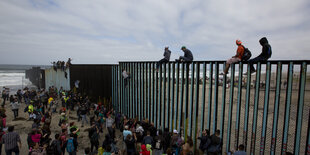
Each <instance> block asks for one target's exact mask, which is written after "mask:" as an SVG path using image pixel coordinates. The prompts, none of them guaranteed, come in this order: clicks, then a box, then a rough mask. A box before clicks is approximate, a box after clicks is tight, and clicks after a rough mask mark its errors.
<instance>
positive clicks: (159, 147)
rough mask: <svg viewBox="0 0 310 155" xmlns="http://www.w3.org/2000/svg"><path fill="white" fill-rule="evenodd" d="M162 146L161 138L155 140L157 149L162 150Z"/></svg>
mask: <svg viewBox="0 0 310 155" xmlns="http://www.w3.org/2000/svg"><path fill="white" fill-rule="evenodd" d="M161 147H162V146H161V140H160V139H158V140H156V142H155V149H157V150H160V149H161Z"/></svg>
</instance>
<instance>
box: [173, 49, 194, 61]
mask: <svg viewBox="0 0 310 155" xmlns="http://www.w3.org/2000/svg"><path fill="white" fill-rule="evenodd" d="M181 50H182V51H183V52H184V56H180V58H179V59H176V61H177V62H178V61H179V62H182V61H183V62H192V61H193V59H194V58H193V54H192V52H191V51H190V50H189V49H187V48H186V47H185V46H182V48H181Z"/></svg>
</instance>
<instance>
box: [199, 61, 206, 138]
mask: <svg viewBox="0 0 310 155" xmlns="http://www.w3.org/2000/svg"><path fill="white" fill-rule="evenodd" d="M206 67H207V66H206V62H204V63H203V66H202V68H203V73H202V76H203V77H202V80H203V81H202V95H201V100H202V105H201V121H200V130H201V132H202V130H204V123H205V105H206V98H205V97H206V70H207V69H206ZM201 135H202V134H201V133H200V136H201Z"/></svg>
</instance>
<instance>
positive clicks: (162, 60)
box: [156, 58, 169, 69]
mask: <svg viewBox="0 0 310 155" xmlns="http://www.w3.org/2000/svg"><path fill="white" fill-rule="evenodd" d="M167 62H169V60H167V59H165V58H163V59H161V60H159V61H158V62H157V63H156V69H158V68H159V66H160V65H161V64H162V63H167Z"/></svg>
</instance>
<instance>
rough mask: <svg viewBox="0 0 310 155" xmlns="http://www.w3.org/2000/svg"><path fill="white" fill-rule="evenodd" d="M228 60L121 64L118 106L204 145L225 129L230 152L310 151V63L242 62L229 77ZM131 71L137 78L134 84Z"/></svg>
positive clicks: (115, 87) (115, 91)
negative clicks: (203, 135)
mask: <svg viewBox="0 0 310 155" xmlns="http://www.w3.org/2000/svg"><path fill="white" fill-rule="evenodd" d="M225 63H226V62H224V61H194V62H192V63H179V62H170V63H166V64H162V65H159V68H156V62H120V63H119V65H114V66H112V103H113V106H114V107H115V108H116V110H117V111H119V112H121V113H123V114H125V115H127V116H129V117H131V118H134V117H138V118H139V119H145V118H148V119H149V120H150V121H151V122H154V124H155V126H156V127H157V128H160V129H163V128H169V129H170V131H172V130H173V129H177V130H178V131H179V132H181V133H182V135H183V136H184V138H185V140H186V139H187V136H190V137H192V139H193V140H194V144H195V147H196V148H197V145H198V144H199V142H197V140H196V139H197V136H196V135H197V133H198V132H199V130H200V131H202V130H203V129H209V130H210V131H211V134H213V133H214V132H215V131H216V130H217V129H219V130H220V131H221V135H220V136H221V138H222V140H223V153H224V152H228V151H231V150H235V149H236V148H237V146H238V145H240V144H244V145H245V146H246V151H247V152H248V153H250V154H258V153H260V154H264V153H268V154H284V153H286V152H292V153H294V154H309V153H310V129H309V124H310V123H309V122H310V121H309V120H310V119H309V117H310V116H309V110H310V108H309V107H310V97H309V95H310V94H309V90H310V86H309V84H310V83H309V82H310V78H309V75H308V74H307V67H308V65H309V63H310V61H308V60H305V61H268V62H264V63H258V64H256V69H257V70H256V73H254V74H250V72H249V71H250V68H249V66H248V65H247V64H243V63H242V62H240V63H238V64H234V65H231V68H230V73H229V74H227V75H221V74H220V73H221V71H222V70H223V68H224V67H225V65H226V64H225ZM123 70H126V71H127V72H129V73H130V78H129V79H128V85H127V86H125V84H124V83H125V81H124V78H123V77H122V71H123ZM198 134H199V135H200V133H198ZM185 135H187V136H185Z"/></svg>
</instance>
